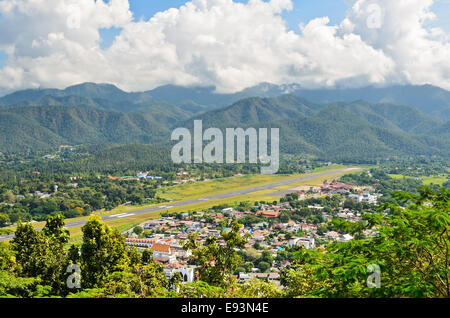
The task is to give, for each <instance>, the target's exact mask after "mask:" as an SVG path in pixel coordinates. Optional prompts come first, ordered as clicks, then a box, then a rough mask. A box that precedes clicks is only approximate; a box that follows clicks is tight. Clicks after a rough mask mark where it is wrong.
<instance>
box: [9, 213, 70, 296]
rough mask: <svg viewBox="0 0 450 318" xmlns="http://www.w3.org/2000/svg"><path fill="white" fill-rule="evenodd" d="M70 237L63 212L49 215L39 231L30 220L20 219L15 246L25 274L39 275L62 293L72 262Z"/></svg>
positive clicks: (17, 257)
mask: <svg viewBox="0 0 450 318" xmlns="http://www.w3.org/2000/svg"><path fill="white" fill-rule="evenodd" d="M68 237H69V234H68V231H67V230H65V229H64V221H63V217H62V216H60V215H57V216H54V217H49V218H48V219H47V223H46V225H45V226H44V228H43V230H42V231H41V232H38V231H36V230H35V229H34V228H33V227H32V226H31V224H29V223H27V224H22V223H21V222H19V223H18V225H17V230H16V233H15V237H14V239H13V240H12V244H11V246H12V249H13V251H14V252H15V255H16V260H17V264H18V265H19V268H20V270H19V272H20V273H21V275H23V276H25V277H38V278H40V279H41V280H42V283H43V284H44V285H48V286H51V287H52V292H53V294H55V295H59V294H60V293H62V292H63V290H64V286H65V280H64V278H65V267H66V266H67V261H68V260H67V253H66V252H65V250H64V244H65V243H67V241H68Z"/></svg>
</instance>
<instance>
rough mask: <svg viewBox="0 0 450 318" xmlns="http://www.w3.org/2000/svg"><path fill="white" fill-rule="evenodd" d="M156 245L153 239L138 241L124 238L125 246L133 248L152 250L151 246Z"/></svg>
mask: <svg viewBox="0 0 450 318" xmlns="http://www.w3.org/2000/svg"><path fill="white" fill-rule="evenodd" d="M154 243H156V240H155V239H139V238H126V239H125V244H127V245H129V246H135V247H138V248H148V249H150V248H152V246H153V244H154Z"/></svg>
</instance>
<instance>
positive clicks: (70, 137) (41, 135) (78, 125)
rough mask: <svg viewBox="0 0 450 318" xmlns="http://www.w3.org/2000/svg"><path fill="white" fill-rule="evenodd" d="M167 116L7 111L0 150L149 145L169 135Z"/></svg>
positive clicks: (1, 114) (0, 115) (2, 115)
mask: <svg viewBox="0 0 450 318" xmlns="http://www.w3.org/2000/svg"><path fill="white" fill-rule="evenodd" d="M163 117H164V116H163V115H155V116H154V115H152V114H139V113H132V114H124V113H119V112H111V111H104V110H99V109H87V108H81V107H68V106H65V107H61V106H36V107H12V108H5V109H2V110H1V111H0V133H1V135H2V138H1V139H0V149H1V150H2V151H23V150H26V149H49V148H52V147H55V146H57V145H77V144H93V143H103V142H113V143H120V144H129V143H144V144H146V143H151V142H155V140H157V139H158V138H161V136H166V135H167V134H168V132H169V129H168V127H167V126H166V125H165V124H164V121H163V120H162V118H163ZM165 119H167V118H165Z"/></svg>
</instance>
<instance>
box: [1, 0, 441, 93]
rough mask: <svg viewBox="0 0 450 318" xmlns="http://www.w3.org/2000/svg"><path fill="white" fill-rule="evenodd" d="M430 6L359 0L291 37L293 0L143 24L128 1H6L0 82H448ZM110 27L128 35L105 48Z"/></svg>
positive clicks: (181, 11)
mask: <svg viewBox="0 0 450 318" xmlns="http://www.w3.org/2000/svg"><path fill="white" fill-rule="evenodd" d="M44 2H45V4H44ZM49 2H51V4H53V6H52V5H51V4H50V5H49ZM432 3H433V1H432V0H408V1H406V0H399V1H390V0H358V1H355V2H354V4H353V5H352V7H351V8H350V9H349V11H348V13H347V17H346V19H345V20H344V21H342V23H341V24H340V25H337V26H334V25H330V23H329V19H328V18H327V17H318V18H316V19H314V20H312V21H309V22H308V23H306V24H305V25H303V24H302V25H299V29H298V31H295V32H294V31H290V30H288V29H287V27H286V23H285V21H284V20H283V18H282V17H281V13H282V12H283V11H285V10H292V9H293V4H292V1H291V0H271V1H268V2H265V1H262V0H249V2H248V3H247V4H243V3H235V2H233V1H232V0H192V1H190V2H187V3H186V4H185V5H183V6H181V7H180V8H172V9H169V10H167V11H163V12H159V13H157V14H156V15H155V16H153V17H152V18H151V19H149V20H148V21H134V20H133V17H132V13H131V12H130V10H129V3H128V1H127V0H111V1H109V3H105V2H103V1H100V0H99V1H94V0H80V1H76V2H74V1H73V0H45V1H44V0H33V1H32V0H2V1H1V2H0V14H1V16H0V30H7V31H8V32H2V33H1V35H0V49H3V50H5V51H7V52H8V53H9V55H10V58H9V59H8V62H7V65H6V67H4V68H3V69H2V70H0V87H3V88H7V89H18V88H24V87H36V86H46V87H65V86H68V85H71V84H75V83H80V82H85V81H93V82H108V83H113V84H116V85H118V86H119V87H121V88H123V89H126V90H132V91H136V90H147V89H151V88H154V87H156V86H159V85H163V84H168V83H173V84H178V85H202V86H203V85H215V86H217V89H218V91H221V92H234V91H237V90H241V89H243V88H246V87H249V86H252V85H255V84H258V83H260V82H263V81H264V82H271V83H275V84H283V83H294V82H295V83H299V84H301V85H302V86H305V87H329V86H335V85H339V86H365V85H370V84H390V83H412V84H425V83H430V84H434V85H438V86H441V87H445V88H449V89H450V69H449V67H450V66H449V65H450V63H448V60H449V58H450V48H449V45H450V44H449V40H448V36H447V35H446V34H445V32H443V31H442V30H440V29H438V28H432V29H428V28H427V27H426V22H427V21H429V20H430V19H433V18H434V15H433V13H432V12H431V11H430V7H431V5H432ZM299 22H300V21H299ZM109 27H118V28H121V29H122V31H121V33H120V34H119V35H118V36H117V37H116V39H115V40H114V42H113V44H112V45H111V46H110V47H109V48H108V49H106V50H102V49H101V48H100V46H99V43H100V35H99V29H100V28H109Z"/></svg>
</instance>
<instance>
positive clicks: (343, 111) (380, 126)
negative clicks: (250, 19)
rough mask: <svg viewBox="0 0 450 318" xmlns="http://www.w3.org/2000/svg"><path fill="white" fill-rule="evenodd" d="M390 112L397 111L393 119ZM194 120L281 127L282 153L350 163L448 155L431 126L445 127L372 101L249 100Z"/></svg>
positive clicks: (448, 149)
mask: <svg viewBox="0 0 450 318" xmlns="http://www.w3.org/2000/svg"><path fill="white" fill-rule="evenodd" d="M389 108H393V112H392V114H391V113H389V111H388V109H389ZM196 119H202V120H203V125H204V128H207V127H210V126H214V127H216V126H217V127H239V126H243V127H277V128H280V138H281V141H280V148H281V151H282V152H284V153H309V154H314V155H316V156H320V157H322V158H330V159H340V160H350V161H351V159H352V158H353V159H356V158H358V159H368V158H372V159H373V158H377V157H389V156H391V155H402V154H403V155H418V154H421V155H434V154H436V155H444V156H448V155H449V154H450V146H449V143H448V139H447V138H443V137H436V136H433V135H436V134H435V132H434V131H433V130H432V127H433V125H435V127H441V126H444V125H445V124H444V123H442V122H440V121H437V120H434V119H432V118H429V117H428V116H426V115H425V114H421V113H420V112H418V111H417V110H416V109H414V108H411V107H407V106H397V105H388V104H371V103H368V102H360V103H351V104H345V103H337V104H331V105H317V104H313V103H309V102H306V101H304V100H299V99H298V98H297V97H295V96H292V95H285V96H282V97H280V98H275V99H273V98H264V99H261V98H250V99H245V100H242V101H239V102H237V103H235V104H234V105H232V106H230V107H227V108H225V109H220V110H216V111H211V112H208V113H205V114H203V115H201V116H197V117H196ZM419 127H424V128H426V130H425V129H424V130H423V131H421V130H420V129H419ZM416 133H420V134H416Z"/></svg>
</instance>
